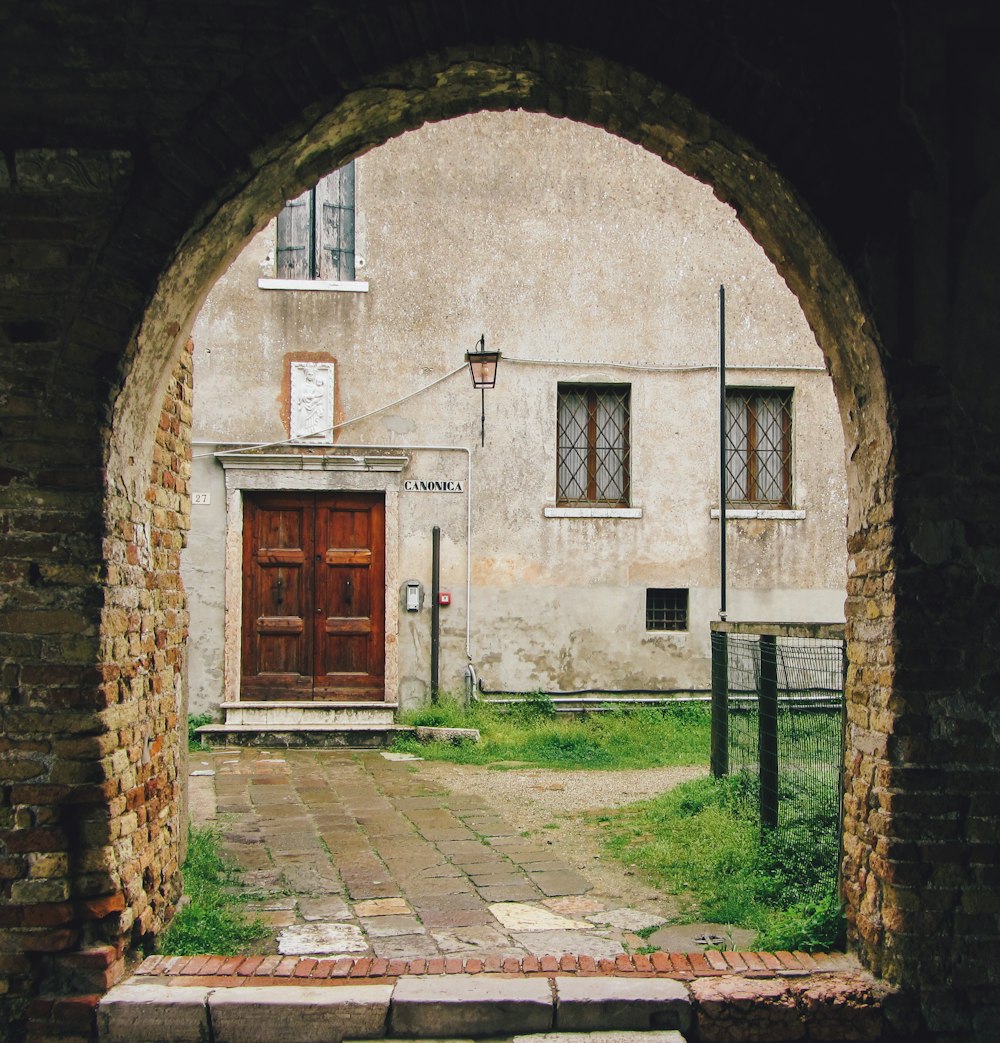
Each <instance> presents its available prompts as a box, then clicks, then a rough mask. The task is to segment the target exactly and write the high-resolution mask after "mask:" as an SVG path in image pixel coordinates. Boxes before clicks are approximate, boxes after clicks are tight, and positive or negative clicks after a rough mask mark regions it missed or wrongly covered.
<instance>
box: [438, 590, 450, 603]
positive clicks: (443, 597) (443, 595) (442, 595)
mask: <svg viewBox="0 0 1000 1043" xmlns="http://www.w3.org/2000/svg"><path fill="white" fill-rule="evenodd" d="M438 604H439V605H450V604H451V594H450V593H449V592H448V591H447V590H439V591H438Z"/></svg>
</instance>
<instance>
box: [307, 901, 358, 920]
mask: <svg viewBox="0 0 1000 1043" xmlns="http://www.w3.org/2000/svg"><path fill="white" fill-rule="evenodd" d="M299 914H300V915H301V916H302V919H303V920H306V921H309V922H312V921H315V920H349V919H350V918H351V910H350V909H349V908H348V906H347V903H346V902H345V901H344V900H343V898H340V897H339V896H338V895H322V896H321V897H319V898H300V899H299Z"/></svg>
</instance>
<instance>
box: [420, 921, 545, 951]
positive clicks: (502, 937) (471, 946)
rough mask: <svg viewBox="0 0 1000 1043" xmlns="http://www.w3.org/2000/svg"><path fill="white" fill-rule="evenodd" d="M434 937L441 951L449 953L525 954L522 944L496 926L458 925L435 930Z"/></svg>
mask: <svg viewBox="0 0 1000 1043" xmlns="http://www.w3.org/2000/svg"><path fill="white" fill-rule="evenodd" d="M433 938H434V941H436V942H437V944H438V946H439V948H440V949H441V952H443V953H448V954H449V955H451V954H457V953H461V954H462V955H464V956H478V955H479V954H480V953H482V952H491V953H502V954H503V955H505V956H506V955H510V956H513V955H524V950H523V949H522V948H521V947H520V946H518V945H515V944H514V943H513V942H512V941H511V940H510V938H509V937H508V936H507V935H506V934H504V933H503V932H502V931H498V930H497V929H496V928H495V927H488V926H487V927H456V928H455V929H454V930H451V931H434V932H433Z"/></svg>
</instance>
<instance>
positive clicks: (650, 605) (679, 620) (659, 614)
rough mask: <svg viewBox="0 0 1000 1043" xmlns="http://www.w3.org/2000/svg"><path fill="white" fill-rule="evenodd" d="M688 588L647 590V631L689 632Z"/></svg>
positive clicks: (650, 588) (651, 588)
mask: <svg viewBox="0 0 1000 1043" xmlns="http://www.w3.org/2000/svg"><path fill="white" fill-rule="evenodd" d="M687 628H688V592H687V588H686V587H649V588H647V590H646V629H647V630H687Z"/></svg>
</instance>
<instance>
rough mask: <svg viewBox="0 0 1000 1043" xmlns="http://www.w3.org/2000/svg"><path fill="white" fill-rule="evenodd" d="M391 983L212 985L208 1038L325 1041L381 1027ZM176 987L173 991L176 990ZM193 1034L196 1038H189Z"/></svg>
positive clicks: (222, 1042)
mask: <svg viewBox="0 0 1000 1043" xmlns="http://www.w3.org/2000/svg"><path fill="white" fill-rule="evenodd" d="M392 988H393V987H392V986H391V985H342V986H339V987H337V988H327V989H324V988H315V987H312V988H311V987H309V986H296V985H283V986H282V987H281V988H268V987H264V988H252V987H249V986H244V987H241V988H238V989H217V990H216V991H214V992H213V993H212V994H211V995H210V997H209V1001H208V1009H209V1014H210V1016H211V1019H212V1036H211V1038H212V1039H213V1041H214V1043H251V1041H256V1040H267V1043H329V1041H330V1040H338V1039H343V1038H344V1037H345V1036H350V1037H352V1038H357V1039H363V1038H367V1039H371V1038H373V1037H378V1036H382V1035H384V1034H385V1030H386V1020H387V1017H388V1014H389V1002H390V1000H391V998H392ZM178 991H179V990H178ZM192 1038H198V1037H192ZM204 1038H206V1039H207V1038H209V1037H208V1036H205V1037H204Z"/></svg>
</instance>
